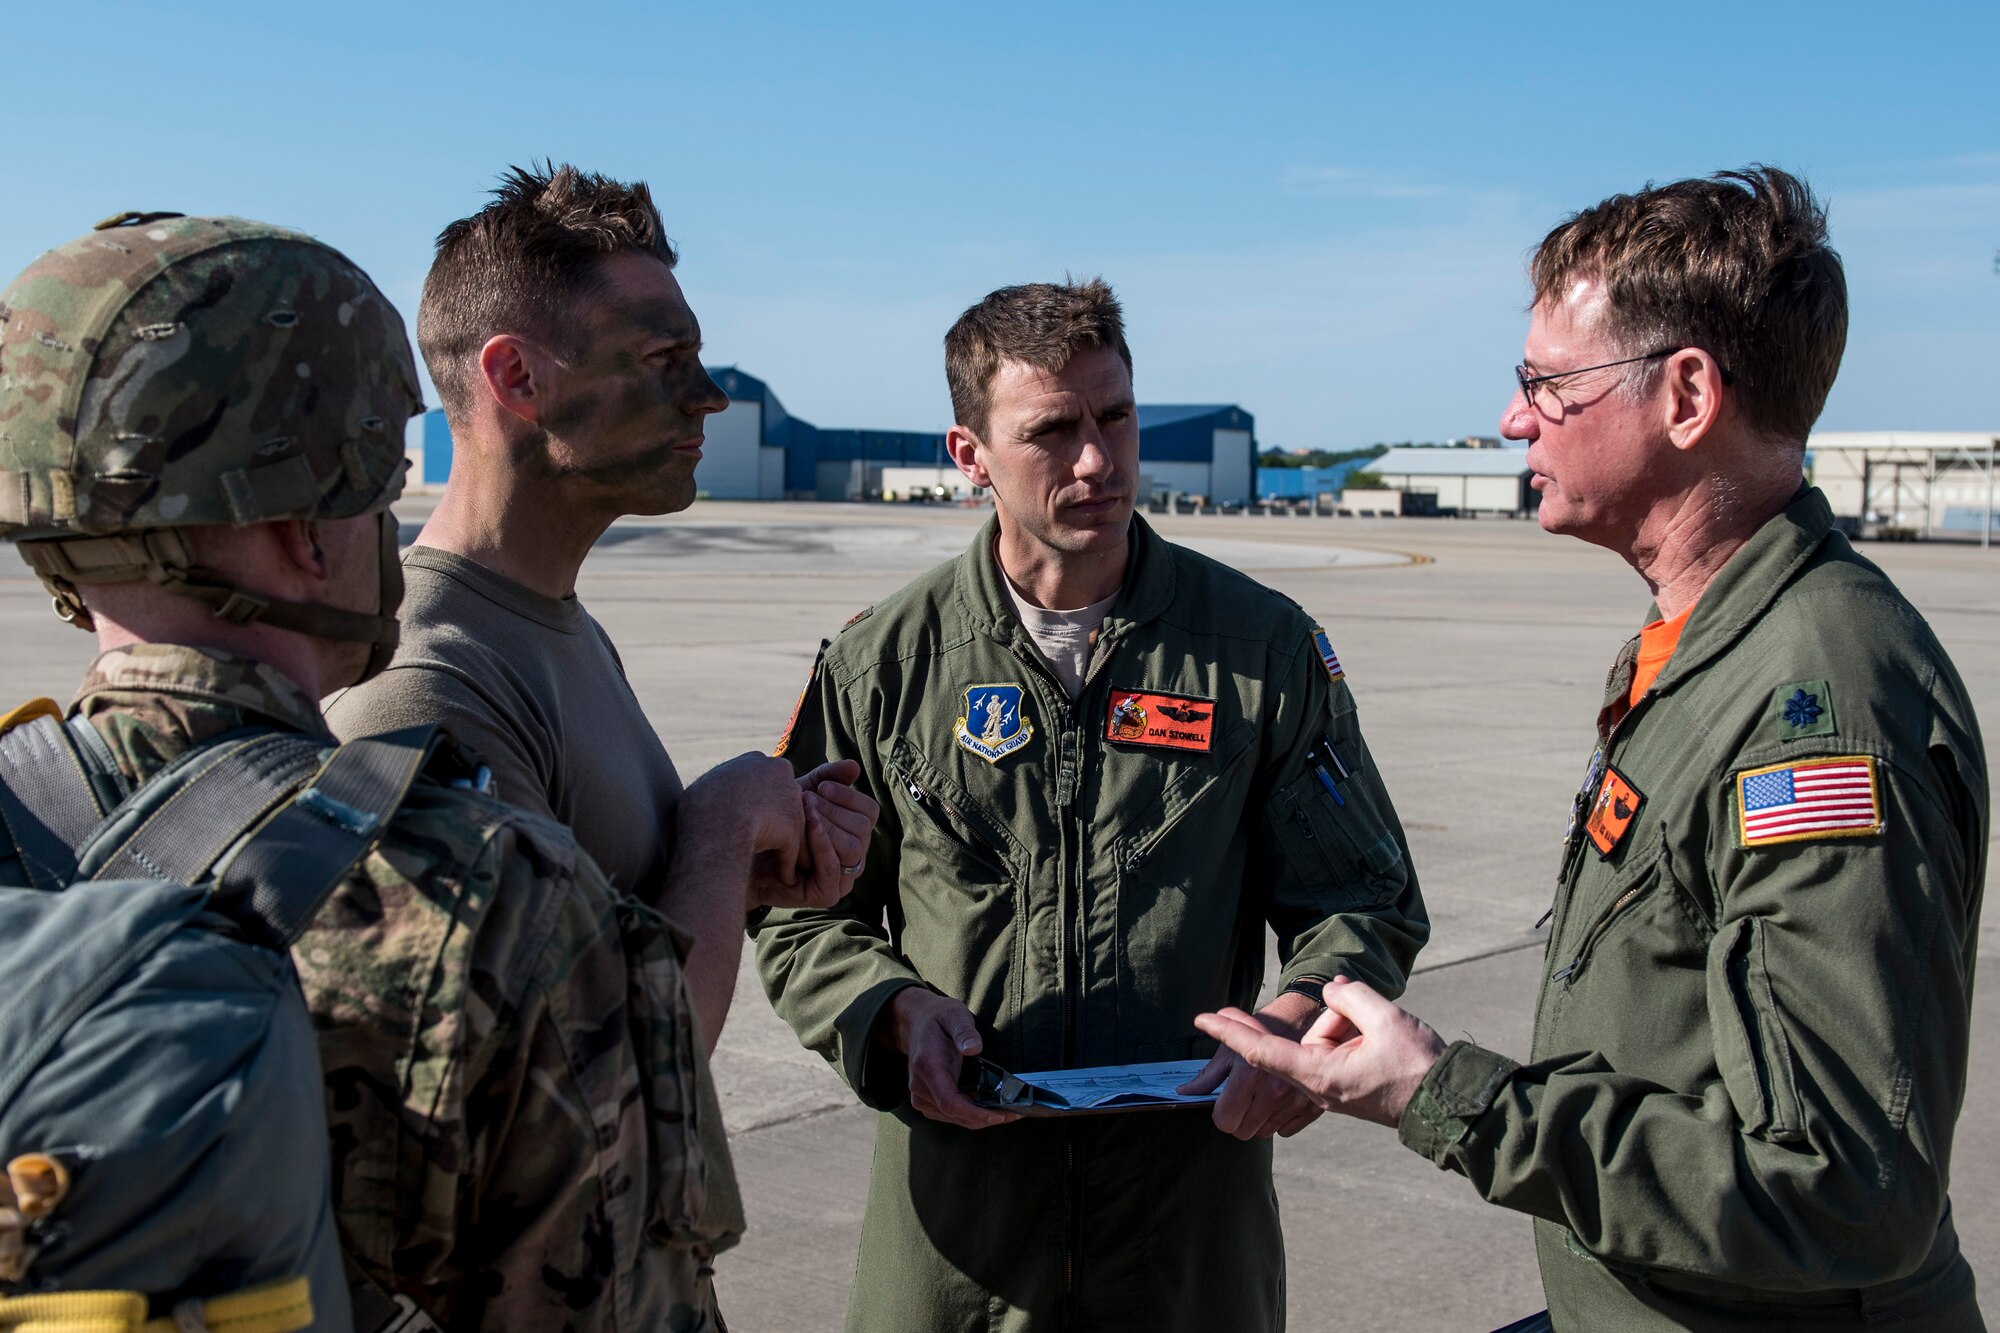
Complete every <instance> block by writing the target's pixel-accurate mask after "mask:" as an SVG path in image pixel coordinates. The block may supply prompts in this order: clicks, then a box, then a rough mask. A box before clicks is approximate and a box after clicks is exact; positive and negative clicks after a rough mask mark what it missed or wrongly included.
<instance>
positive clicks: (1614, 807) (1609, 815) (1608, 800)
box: [1583, 766, 1646, 856]
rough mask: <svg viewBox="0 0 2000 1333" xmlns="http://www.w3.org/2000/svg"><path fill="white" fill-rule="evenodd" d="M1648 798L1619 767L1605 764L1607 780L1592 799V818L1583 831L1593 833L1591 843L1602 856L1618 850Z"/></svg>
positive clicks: (1585, 824) (1605, 777)
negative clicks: (1626, 777) (1594, 798)
mask: <svg viewBox="0 0 2000 1333" xmlns="http://www.w3.org/2000/svg"><path fill="white" fill-rule="evenodd" d="M1645 801H1646V798H1645V796H1644V795H1643V794H1641V793H1640V791H1639V789H1638V788H1637V787H1634V786H1633V785H1632V784H1631V783H1629V782H1627V781H1626V780H1625V778H1624V775H1623V774H1621V773H1620V772H1619V771H1618V770H1617V769H1615V768H1611V767H1609V766H1607V767H1606V768H1605V770H1604V782H1603V784H1602V785H1601V786H1599V787H1598V789H1597V799H1596V800H1594V801H1592V802H1591V803H1590V818H1589V819H1588V820H1586V821H1585V822H1584V825H1583V831H1584V832H1585V833H1588V834H1589V835H1590V841H1591V845H1592V846H1594V847H1596V848H1597V854H1598V855H1599V856H1609V855H1611V853H1612V852H1614V851H1616V850H1618V844H1619V843H1621V842H1623V841H1624V840H1625V834H1626V833H1627V832H1629V831H1630V830H1631V827H1632V821H1633V820H1634V819H1637V818H1638V817H1639V807H1640V806H1641V805H1643V804H1645Z"/></svg>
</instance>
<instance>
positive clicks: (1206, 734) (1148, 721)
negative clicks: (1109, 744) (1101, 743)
mask: <svg viewBox="0 0 2000 1333" xmlns="http://www.w3.org/2000/svg"><path fill="white" fill-rule="evenodd" d="M1104 739H1105V740H1107V741H1117V742H1119V743H1120V744H1122V745H1154V746H1158V747H1160V748H1161V749H1164V750H1202V751H1206V750H1208V749H1209V748H1210V747H1211V746H1212V745H1213V744H1214V743H1215V701H1214V700H1213V699H1197V698H1195V697H1194V696H1193V695H1188V694H1155V693H1153V692H1152V691H1150V690H1113V691H1111V701H1110V703H1109V704H1108V705H1106V709H1105V717H1104Z"/></svg>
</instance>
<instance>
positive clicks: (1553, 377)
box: [1514, 347, 1736, 407]
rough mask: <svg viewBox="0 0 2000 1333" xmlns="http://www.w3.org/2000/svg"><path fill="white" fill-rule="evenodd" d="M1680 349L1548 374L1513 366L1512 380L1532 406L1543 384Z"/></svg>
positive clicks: (1725, 375) (1726, 376) (1729, 380)
mask: <svg viewBox="0 0 2000 1333" xmlns="http://www.w3.org/2000/svg"><path fill="white" fill-rule="evenodd" d="M1680 350H1681V349H1680V348H1678V347H1662V348H1661V349H1660V350H1659V351H1657V352H1648V353H1646V354H1645V355H1644V356H1628V357H1625V358H1624V359H1622V360H1619V361H1606V362H1604V363H1603V364H1601V365H1595V366H1578V367H1577V368H1576V369H1575V370H1558V371H1556V372H1555V373H1553V374H1550V375H1530V374H1529V373H1528V368H1527V367H1526V366H1515V367H1514V381H1515V382H1516V383H1517V384H1519V385H1520V386H1521V401H1523V402H1525V403H1526V404H1527V405H1528V406H1530V407H1533V406H1534V405H1535V390H1536V389H1537V388H1539V387H1541V386H1542V385H1544V384H1553V383H1555V382H1556V381H1557V380H1566V379H1568V378H1569V377H1570V376H1572V375H1581V374H1584V373H1585V372H1587V371H1592V370H1609V369H1611V368H1612V367H1613V366H1629V365H1632V364H1633V363H1634V362H1638V361H1658V360H1659V359H1660V358H1661V357H1663V356H1672V355H1673V354H1674V353H1675V352H1678V351H1680ZM1716 369H1717V370H1720V371H1721V372H1722V382H1723V383H1724V384H1734V383H1736V376H1734V375H1732V374H1730V373H1729V367H1727V366H1725V365H1722V364H1721V363H1720V362H1718V363H1716Z"/></svg>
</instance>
